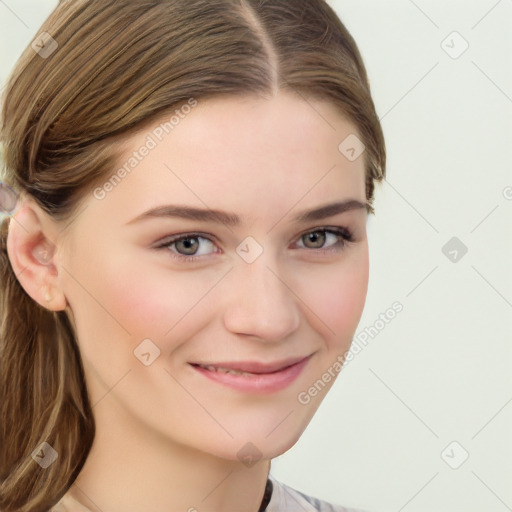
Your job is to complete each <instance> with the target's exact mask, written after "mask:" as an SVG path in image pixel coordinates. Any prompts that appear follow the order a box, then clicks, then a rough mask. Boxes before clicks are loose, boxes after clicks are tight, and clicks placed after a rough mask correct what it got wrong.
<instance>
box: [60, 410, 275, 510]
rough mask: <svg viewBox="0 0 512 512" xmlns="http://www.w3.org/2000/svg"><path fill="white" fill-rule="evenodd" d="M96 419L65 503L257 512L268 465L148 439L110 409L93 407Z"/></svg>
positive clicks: (105, 507)
mask: <svg viewBox="0 0 512 512" xmlns="http://www.w3.org/2000/svg"><path fill="white" fill-rule="evenodd" d="M95 420H96V436H95V439H94V443H93V446H92V448H91V451H90V453H89V455H88V457H87V459H86V462H85V464H84V466H83V468H82V470H81V472H80V474H79V475H78V477H77V478H76V480H75V482H74V483H73V485H72V486H71V488H70V489H69V491H68V493H67V494H66V496H65V498H64V500H63V501H64V502H65V503H66V500H68V502H69V501H70V500H71V501H73V500H75V501H77V502H78V503H79V504H81V505H82V506H84V507H85V508H86V510H90V511H92V512H106V511H108V512H140V511H141V510H151V511H152V512H258V510H259V507H260V504H261V502H262V500H263V494H264V491H265V484H266V481H267V477H268V473H269V470H270V461H269V460H264V459H262V460H260V461H259V462H257V463H256V464H254V465H253V466H251V467H247V466H246V465H244V464H243V463H241V462H240V461H238V460H236V461H234V460H226V459H221V458H218V457H215V456H213V455H211V454H209V453H205V452H202V451H200V450H195V449H193V448H191V447H189V446H185V445H183V444H177V443H174V442H172V441H171V440H169V439H168V438H164V437H162V436H160V435H158V434H156V433H155V435H154V436H148V433H147V431H146V432H141V431H140V429H139V430H138V428H137V427H138V426H137V425H136V424H134V422H133V421H131V422H130V421H127V420H126V418H124V421H123V414H122V412H120V411H119V410H117V411H114V410H113V408H112V407H108V408H101V407H98V408H97V410H96V411H95ZM107 425H108V428H104V426H107ZM71 510H72V509H71Z"/></svg>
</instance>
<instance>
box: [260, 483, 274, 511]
mask: <svg viewBox="0 0 512 512" xmlns="http://www.w3.org/2000/svg"><path fill="white" fill-rule="evenodd" d="M272 491H273V485H272V482H271V481H270V478H267V484H266V485H265V493H264V494H263V500H262V502H261V505H260V508H259V509H258V512H265V511H266V510H267V506H268V504H269V503H270V498H271V497H272Z"/></svg>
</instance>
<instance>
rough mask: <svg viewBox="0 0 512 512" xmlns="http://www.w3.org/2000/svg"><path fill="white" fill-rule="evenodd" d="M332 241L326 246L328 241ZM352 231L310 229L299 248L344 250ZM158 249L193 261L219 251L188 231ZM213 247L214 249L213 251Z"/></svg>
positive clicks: (157, 247) (300, 238)
mask: <svg viewBox="0 0 512 512" xmlns="http://www.w3.org/2000/svg"><path fill="white" fill-rule="evenodd" d="M329 241H330V242H331V243H330V244H329V245H327V247H326V243H327V242H329ZM353 241H354V240H353V236H352V233H351V231H349V230H348V229H347V228H345V227H330V228H327V227H322V228H315V229H314V230H310V231H308V232H307V233H304V234H302V235H301V236H300V237H299V242H302V245H300V244H299V246H298V247H299V249H306V250H308V249H310V250H313V251H318V252H324V253H329V252H336V251H342V250H343V249H344V248H345V246H346V245H347V244H349V243H350V242H353ZM155 248H156V249H167V250H170V251H171V253H172V254H171V256H172V257H173V258H175V259H177V260H180V261H183V262H191V261H195V260H198V259H201V258H202V257H205V256H208V254H215V253H219V252H220V251H218V250H215V243H214V242H213V241H212V240H211V239H210V238H208V237H207V236H203V234H199V233H186V234H180V235H175V236H172V237H169V238H166V239H165V241H164V242H162V243H160V244H159V245H157V246H156V247H155ZM211 249H214V250H213V251H212V250H211Z"/></svg>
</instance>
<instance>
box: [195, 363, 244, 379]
mask: <svg viewBox="0 0 512 512" xmlns="http://www.w3.org/2000/svg"><path fill="white" fill-rule="evenodd" d="M199 366H200V367H201V368H205V369H206V370H209V371H211V372H220V373H232V374H233V375H244V376H245V377H251V376H252V375H254V373H248V372H239V371H237V370H231V369H228V368H217V367H215V366H209V365H208V366H205V365H202V364H200V365H199Z"/></svg>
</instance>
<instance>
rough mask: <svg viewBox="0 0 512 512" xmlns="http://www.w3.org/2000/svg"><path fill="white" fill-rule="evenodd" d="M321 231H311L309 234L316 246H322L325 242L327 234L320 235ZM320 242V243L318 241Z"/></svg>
mask: <svg viewBox="0 0 512 512" xmlns="http://www.w3.org/2000/svg"><path fill="white" fill-rule="evenodd" d="M319 233H320V231H316V232H314V233H309V234H308V235H307V236H308V237H309V239H310V241H311V242H313V244H315V243H316V244H317V245H316V246H315V248H318V247H322V245H323V244H324V238H325V234H323V235H320V236H319ZM318 242H320V243H318Z"/></svg>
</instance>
